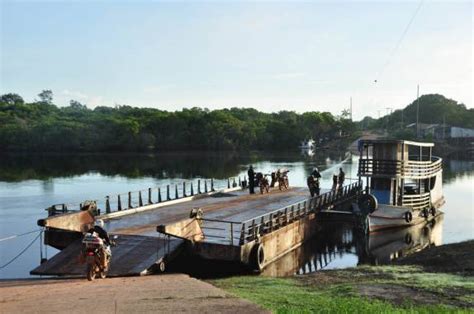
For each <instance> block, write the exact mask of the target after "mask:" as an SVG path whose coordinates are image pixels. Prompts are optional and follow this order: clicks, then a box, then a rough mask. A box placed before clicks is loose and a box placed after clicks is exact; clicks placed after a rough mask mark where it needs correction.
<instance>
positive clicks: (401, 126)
mask: <svg viewBox="0 0 474 314" xmlns="http://www.w3.org/2000/svg"><path fill="white" fill-rule="evenodd" d="M404 109H405V108H402V125H400V128H401V129H403V128H404V127H403V126H404V123H403V110H404Z"/></svg>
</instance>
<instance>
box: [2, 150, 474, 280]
mask: <svg viewBox="0 0 474 314" xmlns="http://www.w3.org/2000/svg"><path fill="white" fill-rule="evenodd" d="M249 164H253V165H254V168H255V169H256V170H257V171H262V172H265V173H268V172H270V171H271V170H274V169H276V168H287V169H289V170H290V173H289V175H290V177H289V178H290V184H291V185H294V186H296V185H299V186H304V185H305V183H306V177H307V176H308V175H309V173H310V172H311V171H312V169H313V167H318V168H319V169H320V170H321V171H322V176H323V177H322V184H321V185H322V188H330V187H331V177H332V174H333V173H334V172H337V171H338V169H339V167H342V168H343V169H344V171H345V172H346V177H347V178H348V179H347V180H348V182H349V181H350V180H351V179H355V178H356V173H357V158H354V157H353V158H347V156H345V154H343V153H320V154H317V155H316V156H312V157H310V156H305V155H300V154H299V153H295V154H283V155H274V154H245V155H239V154H204V153H201V154H196V153H181V154H167V155H160V156H156V155H81V156H71V155H53V156H51V155H49V156H35V157H31V156H21V155H20V156H0V240H1V241H0V267H2V266H4V265H5V264H6V263H8V262H10V261H12V260H13V259H14V258H15V257H16V256H18V257H17V258H16V259H14V260H13V262H11V264H9V265H7V266H5V267H3V268H1V269H0V278H22V277H28V276H29V271H30V270H31V269H33V268H34V267H35V266H37V265H38V263H39V261H40V252H42V254H43V257H51V256H52V255H53V254H55V253H56V252H57V251H56V250H54V249H52V248H42V250H41V251H40V238H39V232H38V227H37V225H36V221H37V220H38V219H40V218H43V217H44V216H45V215H46V213H45V211H44V208H47V207H49V206H50V205H52V204H57V203H64V202H66V203H73V202H77V203H79V202H82V201H84V200H87V199H99V200H103V197H104V196H105V195H109V194H118V193H123V192H127V191H130V190H139V189H144V188H148V187H157V186H164V185H166V184H170V183H177V182H181V181H182V180H183V179H185V180H190V179H194V178H217V179H222V180H224V179H226V178H227V177H233V176H238V175H241V176H243V175H244V174H245V173H246V169H247V166H248V165H249ZM443 175H444V181H445V182H444V193H445V198H446V205H445V206H444V207H443V209H442V210H443V211H444V212H445V215H444V217H443V218H442V219H440V220H439V221H436V223H435V224H433V225H429V226H417V228H415V229H413V230H404V231H400V232H389V233H381V234H377V235H371V236H370V237H369V238H364V237H363V236H360V235H357V233H356V232H354V231H353V228H352V226H350V225H345V224H337V225H328V224H325V225H321V226H320V228H321V231H320V232H319V234H318V237H317V238H315V239H312V240H311V241H308V242H307V243H305V245H304V246H302V247H301V248H299V249H298V250H295V251H293V252H291V253H289V254H288V256H285V257H284V258H282V259H281V260H280V261H278V262H277V263H275V264H274V265H270V266H269V267H268V269H267V270H266V271H265V273H264V275H271V276H275V275H276V276H281V275H289V274H294V273H306V272H311V271H316V270H319V269H331V268H343V267H349V266H355V265H358V264H363V263H372V264H376V263H380V264H382V263H385V262H387V261H389V260H390V259H392V258H396V257H397V256H401V255H404V254H409V253H410V252H412V251H413V250H417V249H422V248H424V247H428V246H429V245H439V244H442V243H452V242H459V241H463V240H467V239H473V238H474V234H473V232H474V231H473V230H474V217H473V216H474V209H473V204H474V202H473V201H474V199H473V197H474V196H473V195H474V193H473V192H474V191H473V189H474V162H473V161H472V160H466V159H460V158H457V159H446V160H445V164H444V173H443ZM222 182H225V181H222ZM27 232H32V233H29V234H25V235H21V234H24V233H27ZM18 235H20V236H18ZM10 237H11V238H10ZM23 250H25V252H24V253H23V254H21V255H19V253H21V252H22V251H23Z"/></svg>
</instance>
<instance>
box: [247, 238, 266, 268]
mask: <svg viewBox="0 0 474 314" xmlns="http://www.w3.org/2000/svg"><path fill="white" fill-rule="evenodd" d="M264 262H265V251H264V250H263V245H262V244H261V243H257V244H255V245H254V246H253V247H252V250H251V251H250V256H249V265H250V267H251V268H252V270H254V271H258V272H260V271H262V269H263V263H264Z"/></svg>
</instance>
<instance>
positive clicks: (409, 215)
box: [405, 212, 413, 223]
mask: <svg viewBox="0 0 474 314" xmlns="http://www.w3.org/2000/svg"><path fill="white" fill-rule="evenodd" d="M412 220H413V214H412V213H411V212H405V221H406V222H408V223H410V222H411V221H412Z"/></svg>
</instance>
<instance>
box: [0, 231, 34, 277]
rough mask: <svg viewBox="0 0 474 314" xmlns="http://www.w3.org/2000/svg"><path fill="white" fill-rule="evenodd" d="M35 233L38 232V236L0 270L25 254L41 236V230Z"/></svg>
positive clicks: (1, 267)
mask: <svg viewBox="0 0 474 314" xmlns="http://www.w3.org/2000/svg"><path fill="white" fill-rule="evenodd" d="M36 232H38V235H37V236H36V237H35V238H34V239H33V241H31V242H30V243H29V244H28V245H27V246H26V247H25V248H24V249H23V250H22V251H21V252H20V253H18V254H17V255H16V256H15V257H14V258H12V259H11V260H10V261H9V262H8V263H6V264H4V265H2V266H0V269H3V268H5V267H7V266H8V265H10V264H11V263H13V262H14V261H15V260H16V259H17V258H19V257H20V256H21V255H23V253H25V252H26V250H28V249H29V248H30V247H31V246H32V245H33V244H34V243H35V242H36V240H38V238H39V237H40V236H41V234H42V232H43V231H42V230H36ZM30 233H32V232H30Z"/></svg>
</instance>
